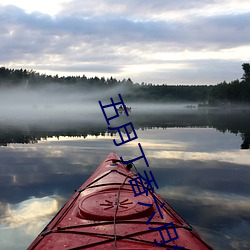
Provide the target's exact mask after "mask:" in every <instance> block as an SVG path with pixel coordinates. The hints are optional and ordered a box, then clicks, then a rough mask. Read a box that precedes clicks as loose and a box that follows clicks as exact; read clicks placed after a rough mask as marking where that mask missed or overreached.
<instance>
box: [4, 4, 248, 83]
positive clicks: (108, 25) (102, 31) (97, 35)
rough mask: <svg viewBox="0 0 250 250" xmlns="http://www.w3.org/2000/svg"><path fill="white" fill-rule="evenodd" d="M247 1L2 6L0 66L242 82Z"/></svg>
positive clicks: (148, 78) (181, 80) (157, 79)
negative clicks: (240, 80)
mask: <svg viewBox="0 0 250 250" xmlns="http://www.w3.org/2000/svg"><path fill="white" fill-rule="evenodd" d="M249 23H250V1H249V0H241V1H240V2H239V1H238V0H216V1H215V0H209V1H208V0H203V1H200V0H199V1H198V0H178V1H170V0H144V1H139V0H124V1H117V0H71V1H70V0H53V1H51V0H50V1H48V0H43V1H33V0H32V1H30V0H22V1H20V0H0V67H8V68H14V69H20V68H23V69H33V70H35V71H37V72H40V73H46V74H51V75H56V74H58V75H59V76H71V75H72V76H73V75H77V76H79V75H80V76H82V75H86V76H87V77H94V76H98V77H102V76H104V77H105V78H109V77H111V76H112V77H115V78H117V79H119V80H122V79H124V78H126V79H127V78H131V79H132V80H133V82H138V83H141V82H147V83H153V84H216V83H219V82H222V81H224V80H226V81H231V80H235V79H240V78H241V77H242V75H243V71H242V67H241V65H242V64H243V63H245V62H250V26H249Z"/></svg>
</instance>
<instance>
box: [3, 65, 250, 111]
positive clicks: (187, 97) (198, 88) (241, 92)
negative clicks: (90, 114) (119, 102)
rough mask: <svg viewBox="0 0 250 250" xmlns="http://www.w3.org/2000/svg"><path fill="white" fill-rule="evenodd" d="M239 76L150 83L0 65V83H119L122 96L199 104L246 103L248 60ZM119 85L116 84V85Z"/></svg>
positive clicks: (87, 86)
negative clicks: (215, 81) (204, 82)
mask: <svg viewBox="0 0 250 250" xmlns="http://www.w3.org/2000/svg"><path fill="white" fill-rule="evenodd" d="M242 69H243V76H242V78H241V79H240V80H239V79H236V80H233V81H231V82H226V81H224V82H221V83H218V84H216V85H188V86H187V85H168V84H162V85H154V84H152V83H144V82H142V83H140V84H139V83H134V82H133V81H132V80H131V79H130V78H128V79H123V80H122V81H121V80H117V79H116V78H113V77H112V76H111V77H110V78H107V79H105V78H104V77H101V78H99V77H90V78H87V77H86V76H85V75H82V76H67V77H65V76H62V77H59V76H58V75H55V76H52V75H47V74H40V73H38V72H36V71H34V70H26V69H9V68H5V67H0V87H1V88H14V87H19V88H20V87H21V88H24V89H25V88H27V89H36V88H39V87H43V86H48V85H51V84H59V86H60V84H63V85H67V86H70V87H71V86H72V88H73V87H75V88H79V90H80V91H83V92H88V91H90V90H98V91H103V90H109V89H113V88H115V87H122V89H124V90H126V91H125V92H124V93H123V94H122V96H123V98H124V99H125V100H126V101H133V102H136V101H147V102H161V103H165V102H177V101H183V102H199V103H200V106H220V105H232V104H250V64H249V63H243V64H242ZM118 89H119V88H118Z"/></svg>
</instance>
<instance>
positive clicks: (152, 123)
mask: <svg viewBox="0 0 250 250" xmlns="http://www.w3.org/2000/svg"><path fill="white" fill-rule="evenodd" d="M149 117H150V119H149ZM72 121H74V122H72ZM128 121H132V123H133V126H134V127H135V129H136V130H138V129H140V128H141V129H151V128H173V127H179V128H180V127H181V128H188V127H189V128H190V127H192V128H194V127H203V128H204V127H205V128H206V127H210V128H215V129H217V130H219V131H220V132H223V133H225V132H226V131H229V132H230V133H234V134H236V135H237V134H239V135H240V136H241V138H242V141H241V143H240V145H239V148H241V149H248V148H249V145H250V126H249V125H250V110H249V109H247V110H240V109H239V110H196V109H195V110H184V109H179V110H174V111H172V110H156V111H154V112H151V113H149V112H146V111H144V112H142V111H141V110H136V109H135V110H134V111H133V112H132V113H131V114H130V115H129V117H127V116H125V115H121V116H120V117H119V118H116V119H115V121H114V122H113V127H115V126H119V125H121V124H124V123H125V122H128ZM107 132H109V133H110V134H111V135H112V134H114V132H113V131H108V130H107V126H106V123H105V119H104V117H103V115H102V114H101V113H92V114H89V113H88V114H85V115H84V116H83V115H82V114H81V115H80V116H75V117H74V119H73V120H67V122H66V121H62V120H58V119H50V120H46V119H45V120H44V121H41V120H39V121H37V122H36V121H32V122H31V121H25V120H24V121H22V120H19V121H18V122H16V121H11V120H9V122H6V121H5V122H4V123H3V122H1V123H0V145H2V146H7V145H9V144H10V143H23V144H26V143H37V142H38V141H39V140H41V139H47V138H51V137H54V136H56V137H57V138H60V136H71V137H81V136H82V137H84V138H85V137H87V136H88V135H94V136H99V135H105V134H106V133H107Z"/></svg>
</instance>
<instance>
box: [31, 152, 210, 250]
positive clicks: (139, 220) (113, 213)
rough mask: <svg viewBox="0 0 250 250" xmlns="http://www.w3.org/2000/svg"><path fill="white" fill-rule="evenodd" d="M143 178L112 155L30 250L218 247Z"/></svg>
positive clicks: (64, 207)
mask: <svg viewBox="0 0 250 250" xmlns="http://www.w3.org/2000/svg"><path fill="white" fill-rule="evenodd" d="M148 172H150V171H148ZM150 174H151V173H150ZM150 174H148V175H150ZM146 175H147V174H146ZM141 176H142V175H141V174H136V173H135V172H133V171H132V170H131V165H128V166H126V165H123V164H122V163H121V161H120V157H119V156H118V155H117V154H116V153H110V154H109V155H108V156H107V157H106V159H105V160H104V161H103V162H102V163H101V164H100V166H99V167H98V168H97V169H96V171H95V172H94V173H93V175H92V176H91V177H90V178H89V179H88V180H87V181H86V182H85V183H84V184H83V185H82V186H81V187H80V188H79V189H78V190H77V191H76V192H75V194H74V195H73V196H72V198H71V199H70V200H69V201H68V202H67V203H66V204H65V205H64V206H63V208H62V209H61V210H60V211H59V212H58V213H57V214H56V216H55V217H54V218H53V219H52V220H51V222H50V223H49V224H48V225H47V226H46V227H45V228H44V230H43V231H42V232H41V233H40V234H39V235H38V236H37V238H36V239H35V240H34V242H33V243H32V244H31V245H30V247H29V248H28V249H43V250H45V249H60V250H62V249H103V250H104V249H105V250H106V249H127V250H128V249H129V250H131V249H144V250H145V249H169V250H172V249H176V250H179V249H192V250H206V249H210V250H211V249H213V248H212V247H210V246H209V245H208V244H207V243H206V242H205V241H204V240H203V239H202V238H201V236H200V235H199V234H198V233H197V232H196V231H195V230H194V229H193V228H192V227H191V226H190V225H189V224H188V223H187V222H186V221H185V220H184V219H183V218H182V217H181V216H180V215H178V214H177V213H176V212H175V211H174V210H173V208H172V207H171V206H170V205H169V204H167V203H166V202H165V201H164V200H163V199H162V198H161V197H160V196H159V195H158V194H157V193H156V192H155V191H154V188H152V185H147V186H146V187H145V183H147V182H148V184H149V178H146V179H144V178H145V177H144V178H142V177H141ZM144 176H145V175H144ZM147 177H148V176H147ZM150 178H151V179H152V175H151V177H150ZM142 179H143V182H142ZM145 180H146V181H145ZM150 181H151V182H153V180H150ZM155 185H157V184H156V183H155ZM149 186H150V187H151V188H149Z"/></svg>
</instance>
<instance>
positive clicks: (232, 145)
mask: <svg viewBox="0 0 250 250" xmlns="http://www.w3.org/2000/svg"><path fill="white" fill-rule="evenodd" d="M195 112H196V111H194V114H192V112H190V113H189V114H188V115H183V114H181V113H177V114H176V113H175V114H174V113H173V114H172V113H168V114H165V115H164V116H161V115H160V114H157V115H154V114H152V117H151V118H152V120H151V119H150V120H149V119H148V118H149V116H147V115H146V114H143V115H141V116H140V115H138V117H139V118H137V116H135V115H132V114H131V117H129V118H127V117H121V118H120V120H117V124H124V123H125V122H124V121H127V122H129V121H130V120H129V119H130V118H131V120H132V122H133V125H134V127H135V128H136V132H137V135H138V139H137V140H135V141H132V142H130V143H128V144H126V145H122V146H120V147H116V146H115V145H114V143H113V141H112V140H113V139H117V140H119V138H118V136H117V135H115V134H112V136H111V134H109V133H108V131H107V125H105V120H104V119H103V117H101V118H102V124H101V123H98V122H96V123H94V124H93V125H92V126H90V125H89V124H82V123H79V124H78V123H74V124H73V123H59V124H57V125H56V124H53V123H51V124H49V125H48V127H47V128H45V127H43V129H41V126H38V125H37V126H35V127H34V125H33V127H32V126H30V127H29V129H28V130H26V132H24V130H22V129H20V130H15V128H13V127H12V128H11V129H10V128H9V130H8V129H7V130H1V136H2V135H3V134H5V137H4V138H5V142H6V144H7V145H8V146H7V147H1V148H0V158H1V161H0V180H1V181H0V190H1V192H0V231H1V233H0V242H1V244H2V245H1V249H24V248H26V247H27V246H28V245H29V244H30V242H31V241H32V240H33V239H34V238H35V236H36V235H37V234H38V233H39V232H40V231H41V230H42V227H43V226H44V225H45V224H47V222H48V221H49V220H50V219H51V217H52V216H53V214H54V213H55V212H56V211H57V210H58V209H59V207H61V206H62V204H63V203H64V202H65V201H66V200H67V199H68V198H69V197H70V196H71V195H72V193H73V190H74V189H77V188H78V187H79V186H80V185H81V184H82V183H83V182H84V181H85V180H86V179H87V178H88V177H89V176H90V175H91V173H92V172H93V171H94V170H95V168H96V167H97V165H98V164H99V163H100V162H101V161H102V160H103V159H104V157H105V156H106V155H107V154H108V153H109V152H110V151H117V152H118V154H120V155H122V156H123V157H124V159H125V160H128V159H131V158H135V157H137V156H138V154H139V153H140V151H139V148H138V143H139V142H140V143H141V145H142V147H143V150H144V152H145V155H146V156H147V160H148V162H149V165H150V169H151V170H152V172H153V174H154V176H155V178H156V180H157V183H158V185H159V189H158V190H157V191H158V192H159V193H160V195H162V196H163V198H165V199H166V200H167V201H168V202H169V203H170V204H171V205H172V206H173V207H174V208H175V209H176V210H177V211H178V212H179V213H180V214H181V215H182V216H183V217H184V218H185V219H186V220H187V221H188V222H190V223H191V224H192V225H194V226H195V227H196V228H197V230H198V231H199V232H200V233H201V234H202V235H203V236H204V237H205V238H206V239H207V240H208V241H209V242H210V243H211V244H212V245H214V247H215V249H229V250H230V249H250V240H249V239H250V233H249V232H250V214H249V211H250V198H249V193H250V186H249V180H250V168H249V162H250V154H249V150H240V145H241V143H242V138H243V137H242V135H241V133H243V132H244V133H245V134H246V132H247V129H248V128H249V124H250V123H248V124H247V122H249V121H248V118H244V119H245V122H243V123H244V124H245V127H244V126H243V123H242V124H241V121H242V120H239V119H238V118H237V119H238V120H237V119H236V118H235V117H230V118H225V117H224V116H223V115H222V116H221V114H220V115H219V114H215V115H214V116H213V115H212V116H209V115H207V113H204V112H203V113H200V114H199V115H197V112H196V113H195ZM222 120H223V121H224V122H222ZM233 120H234V121H235V122H233ZM225 121H227V122H225ZM222 123H223V124H224V125H223V126H222V125H221V124H222ZM143 124H144V125H143ZM114 126H115V125H114ZM2 128H3V127H2ZM10 130H11V131H12V132H9V131H10ZM27 131H28V132H27ZM222 132H223V133H222ZM25 133H26V134H25ZM17 134H18V137H15V136H16V135H17ZM24 134H25V135H26V136H31V137H32V138H33V139H36V142H37V143H34V144H24V145H23V144H20V143H16V142H17V141H15V140H14V139H13V138H21V136H20V135H24ZM8 135H9V137H8ZM90 135H91V136H90ZM96 135H98V136H96ZM1 138H3V137H1ZM26 138H27V137H26ZM12 142H15V143H12ZM136 166H137V168H138V170H139V171H143V170H144V169H147V167H146V164H145V162H144V161H143V160H139V161H137V162H136ZM31 197H33V198H31ZM13 237H14V240H13Z"/></svg>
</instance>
